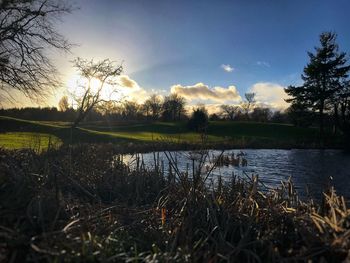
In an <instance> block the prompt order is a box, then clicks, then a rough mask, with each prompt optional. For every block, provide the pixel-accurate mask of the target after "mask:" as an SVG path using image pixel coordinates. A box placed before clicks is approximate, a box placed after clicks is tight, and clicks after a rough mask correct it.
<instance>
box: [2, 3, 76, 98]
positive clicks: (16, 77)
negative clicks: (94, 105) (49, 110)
mask: <svg viewBox="0 0 350 263" xmlns="http://www.w3.org/2000/svg"><path fill="white" fill-rule="evenodd" d="M71 10H72V7H71V6H70V5H68V2H67V1H65V0H62V1H61V0H60V1H55V0H11V1H9V0H7V1H6V0H4V1H0V91H1V93H2V94H0V96H1V97H3V98H11V97H12V96H11V91H12V90H17V91H20V92H22V93H24V94H25V95H26V96H28V97H30V98H37V97H38V95H41V96H43V95H45V93H46V94H47V91H48V90H49V89H51V88H57V87H59V85H60V82H59V80H58V78H57V75H58V74H57V71H56V68H55V67H54V66H53V65H52V63H51V61H50V59H49V56H48V53H47V51H48V49H50V48H53V49H56V50H63V51H68V50H69V49H70V47H71V45H70V44H69V43H68V41H67V40H66V39H65V38H64V37H63V36H62V35H60V34H59V33H58V32H57V30H56V28H55V25H56V23H57V22H58V20H59V19H60V18H61V17H62V16H63V15H65V14H67V13H70V12H71Z"/></svg>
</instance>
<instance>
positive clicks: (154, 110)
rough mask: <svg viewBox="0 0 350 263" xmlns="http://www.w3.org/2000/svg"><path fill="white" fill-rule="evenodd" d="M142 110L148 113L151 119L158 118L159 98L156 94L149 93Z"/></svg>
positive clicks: (160, 109) (160, 110) (160, 108)
mask: <svg viewBox="0 0 350 263" xmlns="http://www.w3.org/2000/svg"><path fill="white" fill-rule="evenodd" d="M143 110H144V113H146V116H148V115H149V114H150V115H151V117H152V120H156V119H158V118H159V117H160V114H161V112H162V101H161V98H160V97H159V96H158V95H156V94H153V95H151V97H150V98H149V99H147V100H146V101H145V103H144V104H143Z"/></svg>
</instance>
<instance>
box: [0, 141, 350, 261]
mask: <svg viewBox="0 0 350 263" xmlns="http://www.w3.org/2000/svg"><path fill="white" fill-rule="evenodd" d="M117 151H118V150H117V149H116V148H115V147H114V146H112V145H111V144H108V145H102V144H100V145H80V146H70V147H68V146H67V147H61V148H59V149H49V150H48V151H46V152H42V153H40V154H37V153H35V152H34V151H32V150H15V151H9V150H0V190H1V191H0V215H1V216H0V251H1V253H0V255H1V258H0V261H9V262H15V261H16V262H23V261H35V262H38V261H50V262H57V261H63V260H64V261H81V262H87V261H90V262H91V261H129V262H137V261H145V262H151V261H152V262H153V261H156V260H158V261H160V262H164V261H171V262H222V261H223V262H226V261H229V262H232V261H239V262H281V261H307V260H312V261H313V262H320V261H325V260H326V261H328V262H339V261H343V260H346V259H347V260H349V259H350V258H349V253H348V251H349V249H350V241H349V240H350V239H349V233H350V230H349V229H350V224H349V218H350V209H348V208H347V206H346V201H345V200H344V198H342V197H339V196H337V195H336V194H335V192H334V190H333V189H328V190H327V191H326V192H325V194H324V199H323V201H322V202H321V203H320V204H316V203H315V202H314V201H313V200H305V201H300V200H299V199H298V196H297V194H296V192H295V190H294V188H293V184H292V182H291V181H289V182H285V183H283V184H282V185H281V187H279V188H278V189H274V190H272V189H266V188H264V186H263V184H262V183H261V182H260V181H259V178H258V177H257V176H252V177H250V176H247V177H244V178H241V177H239V176H235V175H232V178H230V180H228V181H226V182H224V181H223V180H221V178H218V179H217V180H216V181H215V182H212V183H211V182H210V181H209V179H208V178H210V171H211V169H209V170H208V171H207V172H205V173H200V172H199V169H198V170H197V169H189V170H188V171H187V172H184V173H180V172H179V171H178V170H177V165H176V163H175V162H173V158H172V156H171V154H170V153H167V156H168V158H169V159H168V160H169V166H167V165H166V166H165V165H164V164H160V163H159V161H158V160H157V158H156V156H155V167H154V169H151V170H148V169H146V168H145V167H144V165H143V164H142V161H140V159H139V158H136V166H135V169H133V170H131V169H130V167H127V166H126V165H125V164H124V163H123V162H122V156H120V155H115V152H117ZM205 155H206V152H205V151H202V152H200V153H199V156H200V157H199V159H202V158H205ZM220 159H221V158H220V156H219V157H218V160H220ZM214 166H215V164H214ZM214 166H213V167H214Z"/></svg>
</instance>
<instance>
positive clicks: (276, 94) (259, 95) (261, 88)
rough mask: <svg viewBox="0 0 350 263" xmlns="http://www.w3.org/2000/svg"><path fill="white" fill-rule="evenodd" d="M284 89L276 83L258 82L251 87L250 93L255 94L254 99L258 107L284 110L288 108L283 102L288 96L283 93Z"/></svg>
mask: <svg viewBox="0 0 350 263" xmlns="http://www.w3.org/2000/svg"><path fill="white" fill-rule="evenodd" d="M284 88H285V87H283V86H281V85H279V84H276V83H270V82H259V83H256V84H254V85H253V86H252V87H251V89H250V92H254V93H256V95H255V99H256V101H257V104H258V105H259V106H264V107H270V108H273V109H276V110H284V109H286V108H287V107H288V106H289V104H288V103H287V102H285V101H284V99H287V98H288V95H287V94H286V93H285V92H284Z"/></svg>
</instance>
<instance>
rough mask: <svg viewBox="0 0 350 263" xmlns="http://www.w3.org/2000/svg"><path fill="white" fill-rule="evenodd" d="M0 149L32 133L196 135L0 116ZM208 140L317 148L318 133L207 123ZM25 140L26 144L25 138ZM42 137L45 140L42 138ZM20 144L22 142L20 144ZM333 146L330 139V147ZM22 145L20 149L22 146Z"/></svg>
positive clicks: (79, 138) (163, 127)
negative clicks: (72, 125)
mask: <svg viewBox="0 0 350 263" xmlns="http://www.w3.org/2000/svg"><path fill="white" fill-rule="evenodd" d="M0 132H1V133H0V146H4V147H8V148H21V147H25V146H26V145H28V142H27V141H28V140H31V139H32V137H33V134H34V133H35V134H37V137H38V136H39V137H40V138H41V137H42V138H43V141H44V142H45V140H46V141H48V139H47V138H48V137H49V136H51V137H52V139H53V140H55V141H62V142H65V143H70V142H72V143H79V142H114V143H116V142H152V141H172V142H187V143H197V142H199V141H200V136H199V135H198V134H196V133H193V132H191V131H188V130H187V129H186V124H185V123H164V122H155V123H141V124H129V125H126V124H123V125H121V124H106V123H93V124H85V125H83V126H82V128H79V129H75V130H71V129H70V128H69V127H68V125H67V123H57V122H52V123H50V122H39V121H27V120H20V119H15V118H8V117H0ZM207 133H208V141H209V142H210V143H212V144H225V143H229V144H231V145H235V146H240V147H265V148H288V147H317V142H318V132H317V129H314V128H297V127H293V126H291V125H285V124H271V123H254V122H211V123H210V125H209V128H208V132H207ZM25 138H27V141H26V139H25ZM45 138H46V139H45ZM21 141H24V143H21ZM332 143H334V138H332V140H331V144H332ZM22 145H23V146H22Z"/></svg>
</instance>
